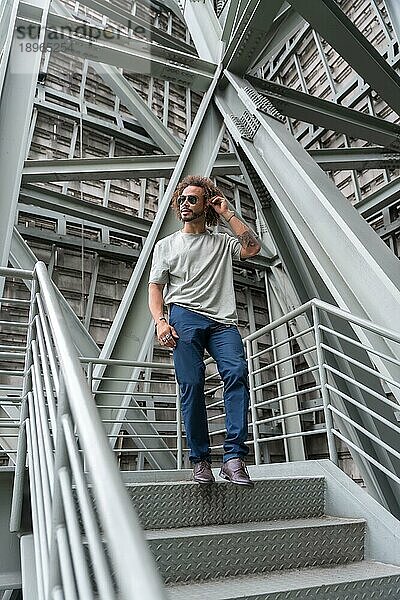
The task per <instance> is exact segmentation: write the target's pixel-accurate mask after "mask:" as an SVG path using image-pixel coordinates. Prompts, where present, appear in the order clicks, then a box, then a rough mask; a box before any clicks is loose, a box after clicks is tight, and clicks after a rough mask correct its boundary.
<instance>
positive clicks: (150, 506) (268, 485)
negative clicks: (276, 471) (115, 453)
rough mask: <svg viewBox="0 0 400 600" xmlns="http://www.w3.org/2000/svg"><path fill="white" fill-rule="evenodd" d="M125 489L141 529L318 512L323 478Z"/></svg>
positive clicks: (157, 484)
mask: <svg viewBox="0 0 400 600" xmlns="http://www.w3.org/2000/svg"><path fill="white" fill-rule="evenodd" d="M127 489H128V492H129V494H130V496H131V498H132V503H133V505H134V507H135V509H136V511H137V514H138V517H139V519H140V521H141V524H142V526H143V527H144V529H167V528H172V527H194V526H197V525H214V524H220V525H223V524H226V523H251V522H256V521H268V520H273V519H296V518H306V517H319V516H322V515H323V513H324V492H325V480H324V479H323V478H322V477H309V478H293V479H289V478H287V479H286V478H282V479H266V480H260V481H256V482H255V486H254V488H253V489H251V488H246V487H241V486H235V485H232V484H229V483H216V484H213V485H209V486H201V485H198V484H196V483H190V482H183V483H170V484H165V483H149V484H131V485H128V486H127Z"/></svg>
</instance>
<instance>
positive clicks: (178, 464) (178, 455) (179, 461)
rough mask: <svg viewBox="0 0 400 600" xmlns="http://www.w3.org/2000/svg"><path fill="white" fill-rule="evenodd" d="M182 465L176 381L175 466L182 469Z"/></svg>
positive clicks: (179, 411)
mask: <svg viewBox="0 0 400 600" xmlns="http://www.w3.org/2000/svg"><path fill="white" fill-rule="evenodd" d="M182 465H183V449H182V411H181V394H180V390H179V384H178V382H177V383H176V468H177V469H178V470H181V469H182Z"/></svg>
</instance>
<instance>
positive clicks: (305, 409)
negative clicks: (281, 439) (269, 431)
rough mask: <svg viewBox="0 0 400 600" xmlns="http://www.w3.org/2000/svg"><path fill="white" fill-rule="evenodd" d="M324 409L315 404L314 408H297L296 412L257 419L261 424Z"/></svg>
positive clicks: (257, 423)
mask: <svg viewBox="0 0 400 600" xmlns="http://www.w3.org/2000/svg"><path fill="white" fill-rule="evenodd" d="M321 410H324V407H323V406H315V407H313V408H304V409H302V410H296V411H295V412H291V413H285V414H282V415H277V416H276V417H269V418H268V419H262V420H261V421H256V425H261V424H263V423H272V422H273V421H283V420H284V419H289V418H290V417H297V416H299V415H307V414H309V413H313V412H320V411H321Z"/></svg>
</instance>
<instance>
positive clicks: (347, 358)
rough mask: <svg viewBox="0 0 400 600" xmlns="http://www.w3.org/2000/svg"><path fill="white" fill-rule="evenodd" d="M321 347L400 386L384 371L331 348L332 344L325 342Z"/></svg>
mask: <svg viewBox="0 0 400 600" xmlns="http://www.w3.org/2000/svg"><path fill="white" fill-rule="evenodd" d="M321 347H322V348H324V349H325V350H328V352H331V353H332V354H335V355H336V356H339V357H340V358H344V359H345V360H347V362H349V363H351V364H353V365H356V366H357V367H359V368H360V369H362V370H363V371H366V372H367V373H370V375H374V376H375V377H376V378H377V379H383V380H384V381H386V383H390V384H391V385H394V386H395V387H398V388H400V383H398V382H397V381H395V380H394V379H392V378H391V377H387V376H386V375H382V373H380V372H379V371H375V370H374V369H371V367H368V366H367V365H364V364H363V363H362V362H360V361H358V360H356V359H354V358H351V357H350V356H347V354H344V353H342V352H339V351H338V350H335V349H334V348H331V347H330V346H327V345H326V344H324V343H321Z"/></svg>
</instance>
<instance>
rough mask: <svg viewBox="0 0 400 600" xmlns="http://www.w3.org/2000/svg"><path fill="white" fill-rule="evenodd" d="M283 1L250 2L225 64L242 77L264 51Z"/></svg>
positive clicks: (239, 24) (231, 43)
mask: <svg viewBox="0 0 400 600" xmlns="http://www.w3.org/2000/svg"><path fill="white" fill-rule="evenodd" d="M282 4H283V0H269V2H263V1H262V0H261V1H260V0H249V2H248V3H247V6H246V8H245V9H244V11H243V13H242V15H241V18H240V21H239V22H238V25H237V27H236V29H235V31H234V33H233V36H232V38H231V40H230V42H229V44H228V47H227V49H226V53H225V55H224V58H223V64H224V66H225V67H227V68H228V69H229V70H230V71H233V72H234V73H238V74H240V75H242V74H243V73H245V72H246V71H247V70H248V69H249V67H251V65H252V64H253V63H254V61H255V60H256V59H257V58H258V56H259V54H260V53H261V52H262V51H263V50H264V48H265V43H266V36H267V34H268V31H269V29H270V27H271V26H272V24H273V22H274V19H275V17H276V15H277V12H278V11H279V9H280V7H281V6H282Z"/></svg>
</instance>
